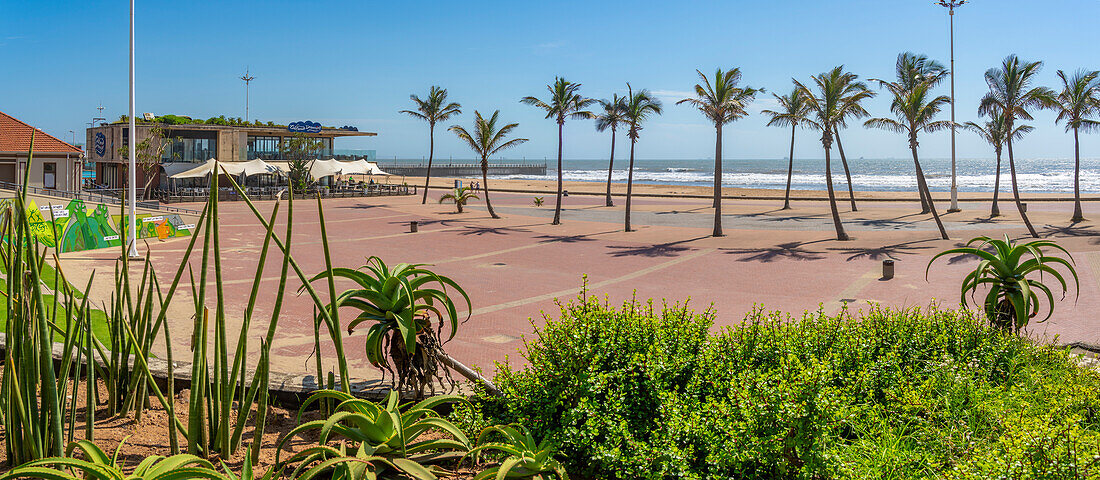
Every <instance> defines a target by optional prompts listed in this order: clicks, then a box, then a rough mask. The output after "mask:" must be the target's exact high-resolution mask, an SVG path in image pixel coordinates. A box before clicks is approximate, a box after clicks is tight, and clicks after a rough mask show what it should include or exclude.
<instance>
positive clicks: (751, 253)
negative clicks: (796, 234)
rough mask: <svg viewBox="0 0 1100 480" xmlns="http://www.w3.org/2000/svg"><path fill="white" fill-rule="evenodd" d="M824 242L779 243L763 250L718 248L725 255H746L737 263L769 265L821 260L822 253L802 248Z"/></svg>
mask: <svg viewBox="0 0 1100 480" xmlns="http://www.w3.org/2000/svg"><path fill="white" fill-rule="evenodd" d="M824 241H825V240H814V241H812V242H787V243H780V244H778V245H776V246H774V247H765V248H720V249H719V250H722V252H723V253H725V254H727V255H748V256H746V257H744V258H739V259H737V261H738V262H763V263H770V262H774V261H776V260H779V259H781V258H788V259H791V260H802V261H811V260H821V259H823V258H825V256H824V255H822V252H819V251H813V250H807V249H805V248H803V247H805V246H806V245H810V244H814V243H821V242H824Z"/></svg>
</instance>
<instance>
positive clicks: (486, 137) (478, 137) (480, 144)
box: [448, 110, 527, 218]
mask: <svg viewBox="0 0 1100 480" xmlns="http://www.w3.org/2000/svg"><path fill="white" fill-rule="evenodd" d="M499 119H500V110H496V111H494V112H493V116H491V117H489V119H488V120H486V119H485V117H482V116H481V112H479V111H477V110H474V134H473V135H471V134H470V132H467V131H466V129H465V128H462V127H461V126H459V125H454V126H452V127H451V128H449V129H448V130H450V131H452V132H455V135H457V136H458V138H460V139H462V140H464V141H466V144H467V145H469V146H470V149H471V150H473V151H474V153H475V154H477V155H478V156H479V157H481V188H482V190H483V191H484V192H485V207H486V208H488V209H489V216H491V217H493V218H500V216H498V215H497V214H496V212H494V211H493V204H492V203H489V157H491V156H493V155H496V154H497V152H500V151H501V150H505V149H508V148H512V147H515V146H517V145H520V144H522V143H524V142H526V141H527V139H526V138H513V139H511V140H508V141H507V142H505V141H504V138H505V137H507V136H508V134H509V133H511V132H512V130H515V129H516V127H518V126H519V124H518V123H509V124H507V125H504V126H502V127H500V128H499V129H498V128H497V120H499Z"/></svg>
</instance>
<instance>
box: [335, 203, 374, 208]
mask: <svg viewBox="0 0 1100 480" xmlns="http://www.w3.org/2000/svg"><path fill="white" fill-rule="evenodd" d="M381 207H382V205H374V204H369V203H356V204H355V205H339V206H337V207H336V208H354V209H357V210H367V209H371V208H381Z"/></svg>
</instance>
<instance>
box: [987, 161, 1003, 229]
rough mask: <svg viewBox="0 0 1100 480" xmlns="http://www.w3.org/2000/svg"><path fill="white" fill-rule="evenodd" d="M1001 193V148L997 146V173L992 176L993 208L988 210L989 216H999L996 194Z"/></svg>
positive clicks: (999, 210)
mask: <svg viewBox="0 0 1100 480" xmlns="http://www.w3.org/2000/svg"><path fill="white" fill-rule="evenodd" d="M1000 193H1001V149H1000V148H997V173H996V175H994V176H993V208H992V209H991V210H990V211H989V216H990V217H999V216H1001V208H1000V207H998V206H997V196H998V195H999V194H1000Z"/></svg>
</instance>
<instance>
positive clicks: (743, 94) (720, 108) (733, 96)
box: [676, 68, 764, 237]
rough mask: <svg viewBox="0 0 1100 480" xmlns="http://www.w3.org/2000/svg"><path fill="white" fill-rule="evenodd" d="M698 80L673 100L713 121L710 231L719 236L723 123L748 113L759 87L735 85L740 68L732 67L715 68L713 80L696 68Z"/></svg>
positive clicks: (720, 231)
mask: <svg viewBox="0 0 1100 480" xmlns="http://www.w3.org/2000/svg"><path fill="white" fill-rule="evenodd" d="M695 73H697V74H699V78H701V79H702V80H703V83H701V84H698V83H697V84H695V96H694V97H692V98H685V99H683V100H680V101H679V102H676V104H677V105H680V104H682V103H687V104H688V105H691V106H693V107H695V108H697V109H699V111H700V112H702V113H703V116H705V117H707V120H710V121H711V122H712V123H714V131H715V138H714V231H713V232H712V233H711V235H713V236H715V237H721V236H722V126H723V125H725V124H727V123H731V122H733V121H735V120H739V119H741V118H744V117H745V116H746V115H748V112H746V111H745V107H746V106H748V104H750V103H752V101H753V100H754V99H755V98H756V94H758V93H761V92H763V91H764V89H762V88H752V87H743V88H742V87H738V86H737V84H738V83H739V82H740V81H741V69H739V68H731V69H729V70H726V71H724V72H723V71H722V69H721V68H718V69H716V70H715V71H714V80H713V83H712V81H711V79H710V78H707V76H706V75H704V74H703V72H701V71H699V70H696V71H695Z"/></svg>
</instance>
